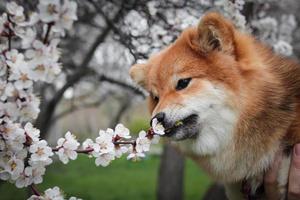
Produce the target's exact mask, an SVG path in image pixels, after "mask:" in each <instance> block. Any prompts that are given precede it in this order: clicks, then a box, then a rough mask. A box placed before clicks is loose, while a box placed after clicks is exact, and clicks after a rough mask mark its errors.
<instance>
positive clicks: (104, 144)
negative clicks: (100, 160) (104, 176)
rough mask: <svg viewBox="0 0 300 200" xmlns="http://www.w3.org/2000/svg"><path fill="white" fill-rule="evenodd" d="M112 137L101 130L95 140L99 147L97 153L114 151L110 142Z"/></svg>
mask: <svg viewBox="0 0 300 200" xmlns="http://www.w3.org/2000/svg"><path fill="white" fill-rule="evenodd" d="M112 139H113V138H112V135H111V134H110V133H108V132H105V131H103V130H100V131H99V136H98V137H97V138H96V143H97V144H98V145H99V153H100V154H105V153H112V152H113V151H114V144H113V142H112Z"/></svg>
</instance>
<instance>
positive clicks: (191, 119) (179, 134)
mask: <svg viewBox="0 0 300 200" xmlns="http://www.w3.org/2000/svg"><path fill="white" fill-rule="evenodd" d="M181 121H182V125H179V126H175V125H173V126H172V127H171V128H169V129H168V130H167V131H166V134H165V136H167V137H169V138H170V139H172V140H176V141H180V140H185V139H192V138H196V137H197V135H198V133H199V132H200V129H201V125H200V124H199V123H198V115H196V114H192V115H189V116H188V117H186V118H184V119H182V120H181Z"/></svg>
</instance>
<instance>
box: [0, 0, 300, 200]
mask: <svg viewBox="0 0 300 200" xmlns="http://www.w3.org/2000/svg"><path fill="white" fill-rule="evenodd" d="M6 2H7V1H1V2H0V13H3V12H4V9H5V3H6ZM16 2H17V3H18V4H21V5H23V6H24V7H25V8H26V9H28V10H34V9H35V7H36V5H37V1H36V0H30V1H28V0H17V1H16ZM77 4H78V10H77V11H78V13H77V14H78V20H77V21H76V23H75V24H74V26H73V29H72V30H71V31H70V32H68V33H67V35H66V37H65V38H64V39H63V40H62V43H61V46H60V48H61V53H62V56H61V63H62V66H63V71H64V73H62V75H61V76H60V77H58V79H57V80H56V81H55V84H42V85H38V86H37V88H36V90H37V93H39V94H40V98H41V102H42V103H41V112H40V114H39V116H38V119H37V121H36V122H35V125H36V126H37V127H38V128H39V129H40V130H41V134H42V137H43V138H47V140H48V141H49V143H50V144H52V145H55V141H57V139H58V138H59V137H61V136H62V135H63V134H64V133H65V132H66V131H68V130H70V131H71V132H72V133H73V134H75V135H76V136H77V137H78V138H79V139H81V141H82V140H83V139H85V138H87V137H89V138H95V137H96V136H97V135H98V131H99V129H106V128H108V127H114V126H115V125H116V124H117V123H118V122H121V123H123V124H124V125H125V126H127V127H129V129H130V130H131V132H132V133H138V131H139V130H141V129H148V127H149V119H150V115H149V113H148V111H147V103H146V98H147V95H148V94H147V92H146V91H143V90H142V89H140V88H138V87H137V86H136V85H135V84H134V83H132V81H131V80H130V78H129V75H128V70H129V68H130V66H131V65H132V64H134V63H137V62H143V60H145V59H147V58H149V56H150V55H151V54H153V53H155V52H157V51H159V50H160V49H162V48H163V47H164V46H166V45H168V44H170V43H171V42H172V41H174V40H175V39H176V37H177V36H178V35H179V34H180V32H181V31H182V30H183V29H184V28H186V27H188V26H194V25H196V24H197V22H198V21H199V19H200V17H201V16H202V15H203V14H204V13H205V12H207V11H210V10H217V11H219V12H220V13H222V14H223V15H225V16H226V17H228V18H229V19H231V20H232V21H233V22H234V23H235V25H236V26H237V27H238V28H239V29H241V30H242V31H247V32H249V33H252V34H253V35H255V36H256V37H257V38H258V39H259V40H261V41H262V42H264V43H266V44H267V45H269V46H270V47H271V48H273V49H274V51H276V52H277V53H279V54H283V55H285V56H290V57H292V58H294V59H298V58H299V57H300V29H299V26H298V23H299V20H300V13H299V12H298V11H299V9H300V2H299V1H298V0H285V1H275V0H257V1H255V0H247V1H245V0H235V1H234V0H232V1H228V0H162V1H159V0H152V1H147V0H126V1H125V0H123V1H122V0H77ZM212 183H213V181H212V180H210V179H209V177H208V176H207V175H206V174H205V173H204V172H203V171H202V170H201V169H199V168H198V167H197V166H196V165H195V164H194V163H193V162H192V161H191V160H189V159H188V158H184V157H183V156H182V155H180V154H178V153H177V152H176V151H175V150H174V149H172V147H170V146H169V145H167V144H162V143H161V144H159V145H157V146H155V147H153V148H152V150H151V152H150V155H149V156H147V158H146V159H145V160H143V161H141V162H138V163H133V162H130V161H127V160H126V158H122V159H119V160H115V161H113V162H112V164H111V165H110V166H109V167H107V168H103V167H96V166H95V164H94V159H89V158H88V157H87V156H85V155H83V156H80V158H79V159H77V160H76V161H72V162H70V163H69V164H68V165H63V164H62V163H60V162H57V163H55V164H53V165H51V166H50V167H49V169H48V170H47V173H46V176H45V179H44V183H43V184H41V185H38V188H39V189H40V190H41V191H42V190H44V189H46V188H49V187H52V186H54V185H57V186H59V187H60V188H63V189H64V191H65V192H66V193H67V194H72V195H74V196H77V197H80V198H82V199H91V200H92V199H93V200H96V199H105V200H112V199H144V200H146V199H162V200H166V199H172V200H176V199H178V200H180V199H203V198H204V196H205V193H206V191H207V189H208V188H209V187H210V186H211V184H212ZM0 194H1V197H0V199H5V200H10V199H11V200H13V199H16V200H19V199H24V197H26V196H27V194H28V191H27V190H26V189H17V188H15V186H14V185H12V184H9V183H4V182H1V183H0ZM205 198H206V199H212V197H209V196H207V197H205Z"/></svg>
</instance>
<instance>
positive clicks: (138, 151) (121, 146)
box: [82, 124, 164, 167]
mask: <svg viewBox="0 0 300 200" xmlns="http://www.w3.org/2000/svg"><path fill="white" fill-rule="evenodd" d="M159 134H160V135H163V134H164V132H163V131H160V132H157V133H156V132H153V131H151V130H150V131H148V132H147V133H146V132H145V131H141V132H140V133H139V135H138V138H137V139H136V140H129V139H130V138H131V136H130V134H129V130H128V129H127V128H126V127H124V125H122V124H118V125H117V126H116V127H115V130H113V129H107V130H106V131H103V130H100V131H99V136H98V137H97V138H96V139H95V141H93V140H91V139H86V140H85V141H84V142H83V144H82V148H83V150H86V151H87V152H88V154H90V155H91V156H92V157H95V158H96V159H95V163H96V165H97V166H99V165H101V166H103V167H106V166H108V165H109V164H110V162H111V161H112V160H114V159H115V158H120V157H121V156H122V155H123V154H124V153H128V156H127V159H132V160H138V159H139V158H143V157H145V154H144V153H145V152H147V151H149V149H150V145H151V143H152V144H155V143H158V140H159V136H158V135H159Z"/></svg>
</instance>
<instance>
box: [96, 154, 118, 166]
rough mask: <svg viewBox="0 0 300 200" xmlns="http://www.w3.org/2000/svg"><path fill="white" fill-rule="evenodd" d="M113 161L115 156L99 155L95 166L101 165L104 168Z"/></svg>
mask: <svg viewBox="0 0 300 200" xmlns="http://www.w3.org/2000/svg"><path fill="white" fill-rule="evenodd" d="M114 159H115V155H114V154H112V153H102V154H99V155H98V156H97V157H96V159H95V163H96V165H97V166H99V165H101V166H102V167H106V166H108V165H109V163H110V162H111V161H112V160H114Z"/></svg>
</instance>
